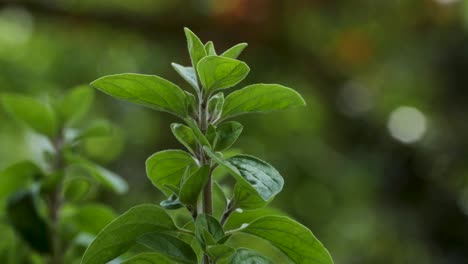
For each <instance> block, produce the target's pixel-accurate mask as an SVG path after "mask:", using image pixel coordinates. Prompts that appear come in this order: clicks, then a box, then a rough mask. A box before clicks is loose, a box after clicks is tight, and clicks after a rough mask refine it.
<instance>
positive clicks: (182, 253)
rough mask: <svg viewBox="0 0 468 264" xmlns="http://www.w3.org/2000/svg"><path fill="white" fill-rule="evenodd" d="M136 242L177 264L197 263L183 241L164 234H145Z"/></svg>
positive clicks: (189, 248)
mask: <svg viewBox="0 0 468 264" xmlns="http://www.w3.org/2000/svg"><path fill="white" fill-rule="evenodd" d="M137 242H138V243H140V244H142V245H144V246H146V247H148V248H149V249H151V250H154V251H156V252H159V253H161V254H163V255H165V256H167V257H170V258H171V259H174V260H175V261H177V262H179V263H197V255H196V254H195V252H194V251H193V249H192V247H191V246H190V245H189V244H187V243H185V242H184V241H182V240H180V239H178V238H176V237H174V236H171V235H168V234H164V233H159V232H154V233H149V234H145V235H143V236H141V237H139V238H138V239H137Z"/></svg>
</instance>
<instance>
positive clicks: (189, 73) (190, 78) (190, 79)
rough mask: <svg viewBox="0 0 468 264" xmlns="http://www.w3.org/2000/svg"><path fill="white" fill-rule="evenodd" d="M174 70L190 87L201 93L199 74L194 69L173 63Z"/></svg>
mask: <svg viewBox="0 0 468 264" xmlns="http://www.w3.org/2000/svg"><path fill="white" fill-rule="evenodd" d="M171 65H172V67H173V68H174V70H175V71H176V72H177V73H178V74H179V75H180V76H181V77H182V78H183V79H184V80H185V81H186V82H187V83H188V84H190V86H192V87H193V89H195V91H197V93H198V92H200V87H199V86H198V80H197V74H196V73H195V70H194V69H193V67H190V66H182V65H179V64H177V63H175V62H173V63H171Z"/></svg>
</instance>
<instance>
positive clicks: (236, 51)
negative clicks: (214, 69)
mask: <svg viewBox="0 0 468 264" xmlns="http://www.w3.org/2000/svg"><path fill="white" fill-rule="evenodd" d="M247 46H248V44H247V43H239V44H237V45H235V46H233V47H231V48H229V49H228V50H226V51H225V52H223V54H221V56H223V57H226V58H231V59H237V57H239V55H240V54H241V53H242V51H244V49H245V48H246V47H247Z"/></svg>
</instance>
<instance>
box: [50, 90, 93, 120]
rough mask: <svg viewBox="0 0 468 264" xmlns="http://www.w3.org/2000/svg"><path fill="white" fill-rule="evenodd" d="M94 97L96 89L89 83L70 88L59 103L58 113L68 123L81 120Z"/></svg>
mask: <svg viewBox="0 0 468 264" xmlns="http://www.w3.org/2000/svg"><path fill="white" fill-rule="evenodd" d="M93 99H94V91H93V89H91V88H90V87H88V86H87V85H82V86H78V87H76V88H74V89H72V90H70V91H69V92H68V93H67V94H66V95H65V96H64V97H63V98H62V100H60V102H59V104H58V113H59V115H60V118H61V120H62V121H63V123H65V124H67V125H71V124H74V123H75V122H77V121H79V120H80V119H81V118H82V117H83V116H84V115H85V114H86V112H88V110H89V108H90V107H91V104H92V102H93Z"/></svg>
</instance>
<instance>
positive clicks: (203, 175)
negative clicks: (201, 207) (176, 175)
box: [179, 165, 210, 205]
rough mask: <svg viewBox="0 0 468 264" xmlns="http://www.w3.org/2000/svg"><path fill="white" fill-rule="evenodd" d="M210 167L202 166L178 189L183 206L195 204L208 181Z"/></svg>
mask: <svg viewBox="0 0 468 264" xmlns="http://www.w3.org/2000/svg"><path fill="white" fill-rule="evenodd" d="M209 173H210V166H208V165H204V166H202V167H201V168H200V169H198V171H196V172H195V173H193V174H192V175H191V176H190V177H189V178H188V179H186V180H185V181H184V183H183V184H182V187H181V189H180V194H179V196H180V200H181V201H182V202H183V203H185V204H190V205H195V204H197V201H198V197H199V196H200V193H201V191H202V189H203V187H204V186H205V185H206V183H207V181H208V177H209Z"/></svg>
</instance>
